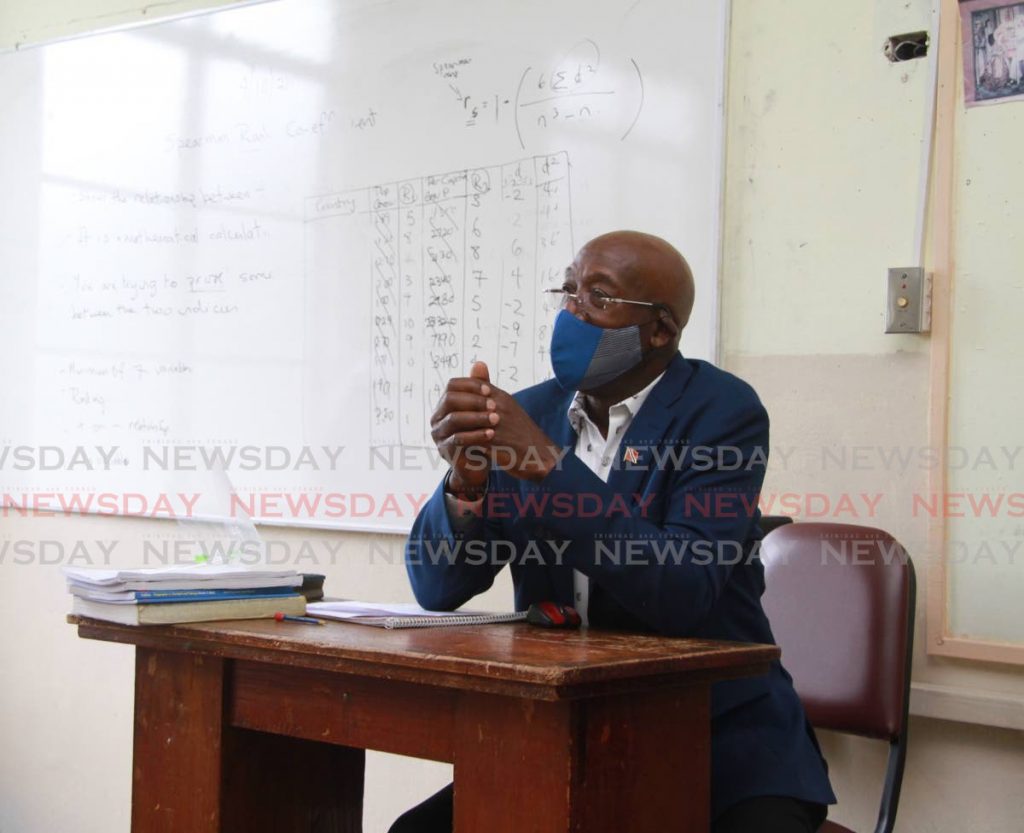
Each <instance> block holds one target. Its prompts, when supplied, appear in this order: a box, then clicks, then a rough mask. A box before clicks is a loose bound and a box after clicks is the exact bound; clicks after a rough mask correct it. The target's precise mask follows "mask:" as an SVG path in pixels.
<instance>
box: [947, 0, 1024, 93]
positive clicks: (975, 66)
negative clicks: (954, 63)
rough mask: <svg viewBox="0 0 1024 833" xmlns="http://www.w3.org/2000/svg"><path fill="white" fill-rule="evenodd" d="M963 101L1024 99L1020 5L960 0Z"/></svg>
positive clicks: (1022, 10) (1003, 0)
mask: <svg viewBox="0 0 1024 833" xmlns="http://www.w3.org/2000/svg"><path fill="white" fill-rule="evenodd" d="M960 23H961V32H962V35H963V45H964V101H965V103H966V104H967V106H968V107H973V106H976V105H978V104H993V103H999V102H1004V101H1013V100H1015V99H1016V100H1020V99H1022V98H1024V2H1009V3H1008V2H1006V0H960Z"/></svg>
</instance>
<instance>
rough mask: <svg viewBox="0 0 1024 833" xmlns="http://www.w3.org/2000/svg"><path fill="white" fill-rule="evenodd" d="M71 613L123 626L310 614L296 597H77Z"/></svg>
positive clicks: (302, 601) (302, 600)
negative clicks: (135, 600)
mask: <svg viewBox="0 0 1024 833" xmlns="http://www.w3.org/2000/svg"><path fill="white" fill-rule="evenodd" d="M71 612H72V613H73V614H75V615H76V616H87V617H89V618H90V619H102V620H103V621H105V622H117V623H119V624H122V625H179V624H183V623H185V622H217V621H222V620H226V619H273V618H274V614H275V613H277V612H281V613H286V614H288V615H290V616H302V615H303V614H304V613H305V612H306V597H305V596H300V595H298V594H293V595H289V596H277V597H273V598H256V599H215V600H212V601H206V602H172V603H170V604H136V605H125V604H108V603H106V602H94V601H90V600H89V599H83V598H81V597H80V596H74V597H72V601H71Z"/></svg>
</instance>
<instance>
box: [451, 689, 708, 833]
mask: <svg viewBox="0 0 1024 833" xmlns="http://www.w3.org/2000/svg"><path fill="white" fill-rule="evenodd" d="M456 726H457V728H456V737H455V833H479V831H481V830H486V831H488V833H513V831H515V832H516V833H521V831H524V830H529V831H531V833H602V831H616V833H617V831H623V830H628V831H630V833H654V831H658V833H664V831H668V830H671V831H672V832H673V833H707V831H708V826H709V812H710V763H711V757H710V756H711V747H710V733H711V726H710V710H709V692H708V687H707V686H706V685H703V686H701V685H696V686H693V687H688V688H682V689H669V690H667V691H662V692H653V693H647V694H642V695H625V696H623V695H616V696H614V697H600V698H593V699H587V700H577V701H572V702H560V703H548V702H539V701H527V700H517V699H514V698H509V697H497V696H491V695H470V694H467V695H464V698H463V700H462V703H461V705H460V709H459V716H458V720H457V724H456Z"/></svg>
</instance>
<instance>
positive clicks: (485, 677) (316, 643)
mask: <svg viewBox="0 0 1024 833" xmlns="http://www.w3.org/2000/svg"><path fill="white" fill-rule="evenodd" d="M68 621H69V622H70V623H72V624H77V625H78V633H79V636H81V637H84V638H87V639H99V640H103V641H107V642H122V643H128V644H134V645H140V646H143V647H147V648H155V649H161V650H170V651H189V652H194V653H202V654H209V655H214V656H222V657H228V658H233V659H246V660H254V661H257V662H268V663H273V664H277V665H293V666H300V667H308V668H320V669H324V670H330V671H336V672H342V673H349V674H357V675H360V676H366V677H378V678H379V677H384V678H388V679H397V680H406V681H409V682H416V683H423V684H428V685H438V686H445V687H456V688H461V689H472V690H477V691H487V692H491V693H495V694H510V695H515V696H529V697H533V698H537V699H544V700H561V699H570V698H575V697H584V696H592V695H594V694H605V693H611V692H614V691H632V690H638V689H647V688H651V687H655V686H664V685H686V684H687V683H690V682H694V683H695V682H697V681H704V682H706V681H708V680H718V679H727V678H731V677H740V676H754V675H758V674H764V673H767V670H768V664H769V663H770V662H771V661H772V660H774V659H776V658H778V656H779V649H778V647H776V646H775V645H752V644H744V643H738V642H716V641H709V640H702V639H680V638H669V637H661V636H650V635H646V634H628V633H621V632H612V631H600V630H593V629H590V630H586V629H585V630H581V631H561V630H547V629H544V628H537V627H534V626H532V625H526V624H519V623H517V624H502V625H474V626H464V627H448V628H417V629H402V630H385V629H382V628H373V627H367V626H365V625H355V624H351V623H346V622H327V623H326V624H324V625H323V626H318V627H313V626H307V625H295V624H289V623H282V622H275V621H273V620H267V619H252V620H244V621H233V622H203V623H197V624H190V625H173V626H140V627H136V626H129V625H117V624H112V623H109V622H100V621H97V620H95V619H87V618H84V617H78V616H69V617H68Z"/></svg>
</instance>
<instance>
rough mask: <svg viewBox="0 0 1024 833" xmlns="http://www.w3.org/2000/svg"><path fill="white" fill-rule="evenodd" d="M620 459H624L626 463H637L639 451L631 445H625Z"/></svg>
mask: <svg viewBox="0 0 1024 833" xmlns="http://www.w3.org/2000/svg"><path fill="white" fill-rule="evenodd" d="M622 459H623V460H625V461H626V462H627V463H633V464H635V463H639V462H640V452H639V451H637V450H636V449H635V448H633V446H631V445H627V446H626V450H625V451H624V452H622Z"/></svg>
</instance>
